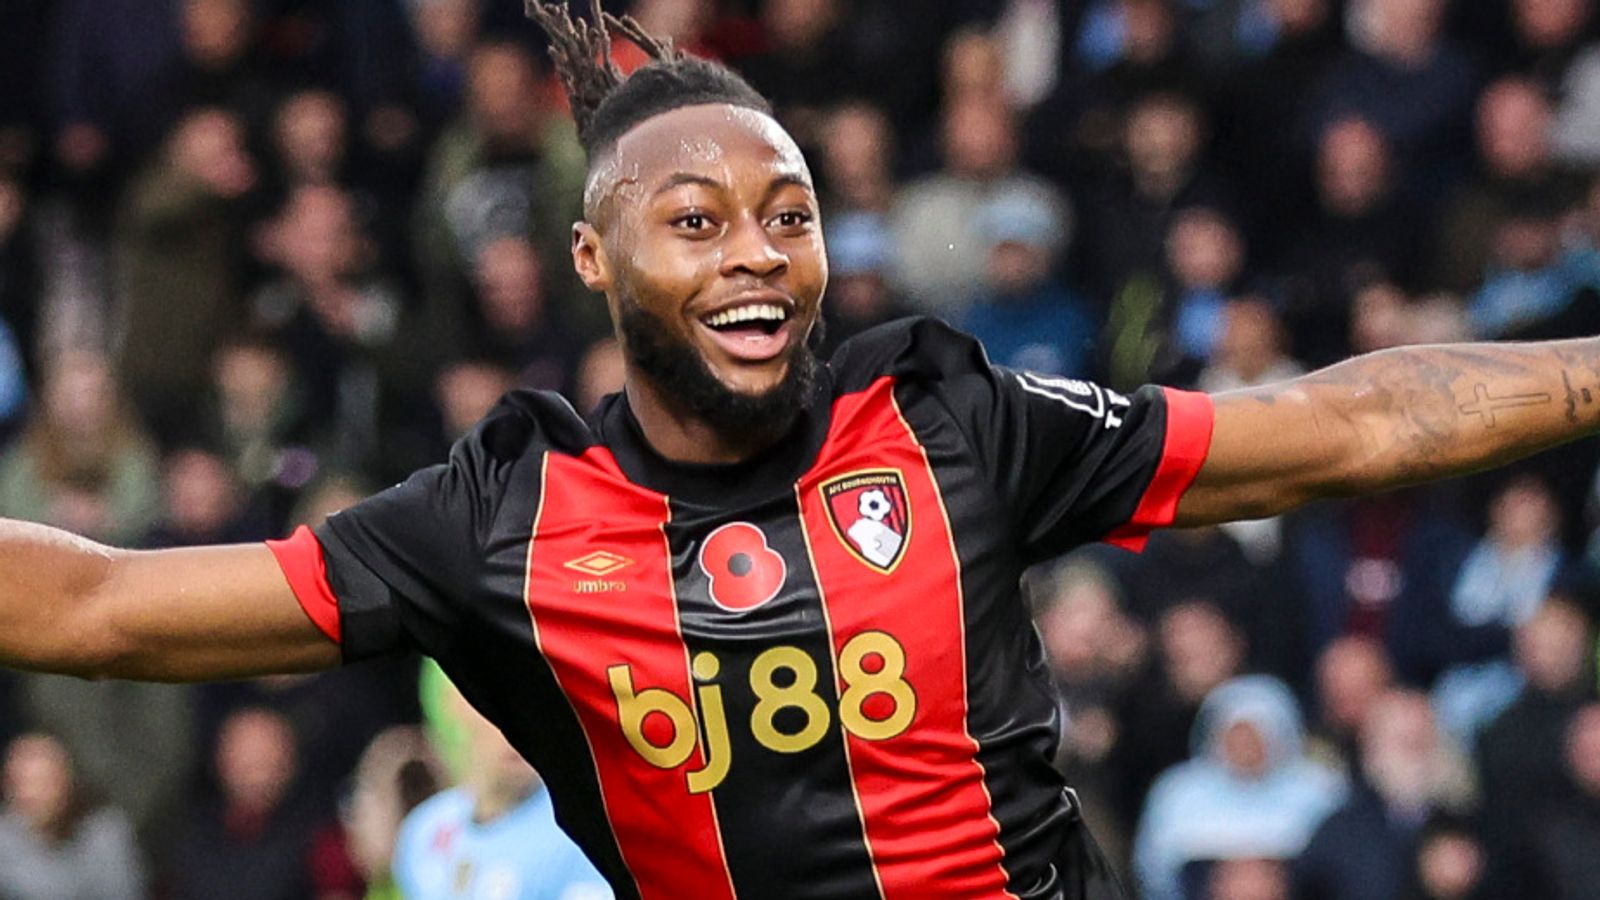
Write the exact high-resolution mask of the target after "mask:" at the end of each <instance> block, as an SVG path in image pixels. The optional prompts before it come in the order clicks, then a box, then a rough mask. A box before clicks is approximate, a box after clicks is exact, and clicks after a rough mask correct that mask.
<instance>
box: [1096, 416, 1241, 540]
mask: <svg viewBox="0 0 1600 900" xmlns="http://www.w3.org/2000/svg"><path fill="white" fill-rule="evenodd" d="M1161 393H1162V394H1163V395H1164V396H1165V397H1166V402H1167V433H1166V436H1165V437H1164V438H1163V439H1162V442H1161V462H1160V464H1159V465H1157V466H1156V474H1155V476H1154V477H1152V478H1151V479H1150V484H1149V486H1147V487H1146V488H1145V490H1144V496H1142V497H1140V498H1139V506H1138V508H1137V509H1135V510H1134V512H1133V518H1131V519H1129V520H1128V521H1127V522H1126V523H1124V524H1123V525H1121V526H1120V527H1118V528H1117V529H1116V530H1114V531H1112V532H1111V533H1110V534H1108V535H1106V538H1105V542H1106V543H1108V544H1115V545H1116V546H1118V547H1123V548H1125V549H1128V550H1134V551H1139V550H1143V549H1144V545H1145V544H1146V543H1147V542H1148V541H1149V539H1150V532H1151V531H1153V530H1155V529H1157V528H1163V527H1165V526H1167V525H1171V524H1172V520H1173V519H1174V518H1176V517H1177V514H1178V501H1179V500H1181V499H1183V492H1184V491H1187V490H1188V489H1189V485H1191V484H1193V483H1194V479H1195V476H1196V475H1199V474H1200V467H1201V466H1202V465H1204V464H1205V461H1206V453H1207V452H1208V451H1210V449H1211V426H1212V424H1213V423H1214V422H1215V419H1216V411H1215V409H1214V408H1213V407H1212V405H1211V397H1210V395H1208V394H1202V393H1198V392H1196V391H1179V390H1174V389H1172V388H1162V389H1161Z"/></svg>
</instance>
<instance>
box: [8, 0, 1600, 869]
mask: <svg viewBox="0 0 1600 900" xmlns="http://www.w3.org/2000/svg"><path fill="white" fill-rule="evenodd" d="M1597 5H1600V4H1597V3H1596V2H1595V0H1453V2H1452V0H849V2H846V0H633V2H632V3H629V4H626V6H627V9H628V10H629V11H631V12H632V14H633V15H635V16H636V17H637V18H638V19H639V20H640V21H641V22H642V23H643V24H644V26H645V27H646V28H647V29H648V30H650V31H653V32H656V33H660V34H666V35H669V36H671V37H672V38H673V39H674V40H675V41H676V42H677V44H678V45H679V46H681V47H685V48H688V49H690V50H692V51H693V52H696V53H699V54H702V55H706V56H711V57H715V58H718V59H721V60H724V61H725V62H727V63H729V64H730V65H732V66H734V67H736V68H738V69H739V70H740V71H742V72H743V73H745V74H746V75H747V77H749V78H750V79H751V81H752V82H753V83H754V84H756V86H757V87H759V88H760V89H761V90H762V91H764V92H765V93H766V94H767V95H768V96H769V97H771V98H772V100H773V101H774V104H775V107H776V109H777V111H778V114H779V117H780V119H781V120H782V121H783V122H784V124H785V125H786V126H787V127H788V128H789V129H790V130H791V131H792V132H793V133H794V135H795V137H796V138H797V140H799V141H800V143H801V144H802V146H803V147H804V148H805V149H806V150H807V151H808V155H809V157H810V159H811V162H812V166H813V169H814V174H815V176H816V179H817V183H818V186H819V190H820V191H821V194H822V198H823V212H824V217H825V230H826V236H827V241H828V247H829V254H830V260H831V265H832V282H831V285H830V290H829V292H828V299H827V303H826V309H825V320H826V325H827V329H826V336H825V339H824V344H823V346H824V352H827V351H828V350H829V349H830V348H832V347H833V346H836V345H837V343H838V342H839V341H841V340H843V339H845V338H847V337H849V336H850V335H851V334H854V333H856V332H858V331H860V330H862V329H864V328H867V327H870V326H872V325H874V324H877V323H879V322H883V321H886V320H889V319H892V318H895V317H899V316H902V315H906V314H912V313H925V314H932V315H936V316H940V317H943V318H945V319H946V320H948V321H950V322H952V323H954V324H956V325H958V326H960V327H962V328H965V329H967V330H969V331H971V332H972V333H974V334H976V335H977V336H979V337H980V338H981V339H982V340H983V341H984V343H985V345H986V346H987V348H988V349H989V351H990V355H991V357H992V358H993V359H994V360H995V361H996V362H1000V363H1004V364H1007V365H1013V366H1019V367H1025V368H1030V369H1035V370H1039V371H1043V372H1048V373H1065V374H1071V375H1074V376H1081V377H1091V378H1095V379H1099V380H1102V381H1104V382H1106V383H1109V384H1110V385H1113V386H1115V387H1118V388H1129V387H1132V386H1135V385H1137V384H1140V383H1143V382H1147V381H1157V382H1162V383H1168V384H1175V385H1180V386H1190V387H1199V388H1202V389H1206V390H1213V391H1214V390H1225V389H1230V388H1236V387H1241V386H1248V385H1253V384H1259V383H1262V382H1267V381H1272V380H1277V379H1282V378H1287V377H1292V376H1293V375H1295V374H1297V373H1299V372H1302V371H1305V370H1306V369H1307V368H1311V367H1315V366H1319V365H1323V364H1327V363H1330V362H1333V361H1336V360H1338V359H1341V358H1343V357H1344V356H1346V355H1348V354H1351V353H1355V352H1366V351H1373V350H1380V349H1383V348H1386V347H1392V346H1397V345H1402V344H1409V343H1418V342H1427V341H1441V340H1457V339H1466V338H1494V339H1499V338H1509V339H1515V338H1546V337H1561V336H1575V335H1586V334H1595V333H1600V9H1597ZM623 6H624V4H622V3H620V2H619V3H608V7H611V8H615V9H617V10H619V11H620V10H621V9H622V8H623ZM616 55H617V58H618V59H619V60H620V61H621V62H622V63H624V64H625V65H628V66H632V65H637V64H639V63H640V62H642V54H640V53H639V52H638V51H637V50H636V49H634V48H631V47H629V46H624V45H619V46H618V47H617V50H616ZM563 104H564V101H563V99H562V96H561V91H560V89H559V86H558V85H557V84H556V82H555V81H554V79H553V76H552V74H551V71H550V67H549V65H548V61H547V58H546V56H545V53H544V49H543V46H542V43H541V38H540V37H539V35H538V34H537V33H536V32H535V31H534V30H532V29H531V28H530V26H528V25H527V24H526V23H525V22H524V21H523V19H522V12H521V8H520V3H518V2H516V0H5V2H4V3H0V515H4V516H9V517H17V518H24V519H30V520H35V521H41V522H48V523H51V524H55V525H59V526H62V527H65V528H68V529H71V530H73V531H76V532H79V533H83V534H87V535H89V536H91V537H94V538H98V539H101V540H104V541H108V542H112V543H116V544H119V545H123V546H135V547H163V546H173V545H177V544H190V543H206V542H223V541H230V542H231V541H250V540H259V539H263V538H270V537H277V536H281V535H283V534H285V533H287V531H288V530H289V529H291V528H292V527H293V526H295V525H297V524H301V523H314V522H316V521H319V520H320V519H321V518H322V517H324V516H326V515H327V514H329V513H330V512H332V511H335V510H338V509H340V508H342V507H344V506H346V505H348V504H350V503H352V502H354V501H355V500H356V499H358V498H360V497H361V496H363V495H365V494H366V493H368V492H370V491H371V490H372V489H373V488H374V487H375V486H381V485H384V484H388V483H391V482H393V481H395V480H398V479H399V478H402V477H403V476H404V475H405V474H407V473H408V472H409V471H411V470H412V469H414V468H416V467H418V466H421V465H426V464H428V463H431V462H433V461H435V460H438V459H440V458H442V456H443V454H444V452H445V449H446V448H447V447H448V445H449V443H450V442H451V441H452V440H453V439H454V438H455V437H457V436H458V435H460V434H461V433H463V431H464V430H465V429H466V428H468V427H469V426H470V425H471V423H472V422H473V421H475V420H476V419H477V418H478V417H479V416H480V415H481V414H482V413H483V412H484V411H486V410H487V408H488V407H489V406H490V405H491V404H492V403H493V402H494V401H495V399H496V398H497V397H498V396H499V395H500V394H501V393H502V392H503V391H505V390H506V389H508V388H511V387H514V386H526V387H536V388H548V389H554V390H560V391H563V392H565V393H566V394H567V395H568V396H569V397H571V398H572V400H573V402H574V403H575V404H577V405H578V406H579V408H581V409H587V408H589V407H590V406H592V404H594V403H595V401H596V400H597V398H599V397H600V396H603V395H604V394H605V393H608V392H610V391H614V390H616V389H617V388H618V386H619V384H620V378H621V358H620V354H619V351H618V349H617V347H616V345H615V343H614V341H613V340H612V338H611V336H610V334H609V326H608V323H607V321H606V316H605V311H604V307H603V303H601V302H600V301H599V300H597V299H596V298H593V297H591V296H589V295H587V294H585V293H584V292H583V290H582V288H581V286H580V285H579V284H578V282H577V280H576V278H575V276H574V275H573V274H572V271H571V266H570V264H569V261H568V256H567V245H568V242H569V236H570V225H571V223H572V222H573V221H574V220H575V219H577V218H579V216H580V208H581V200H582V179H583V172H584V161H583V158H582V154H581V151H580V150H579V147H578V145H577V141H576V135H575V133H574V131H573V127H572V124H571V121H570V118H569V117H568V116H567V115H566V112H565V109H564V106H563ZM1585 393H1587V391H1585ZM1585 400H1587V397H1586V398H1585ZM1492 414H1493V413H1492V411H1487V412H1486V413H1485V415H1486V416H1492ZM1486 423H1490V424H1492V420H1486ZM1597 463H1600V447H1597V446H1596V445H1595V443H1594V442H1593V441H1590V442H1584V443H1580V444H1578V445H1574V446H1571V447H1568V448H1565V449H1561V450H1558V451H1554V452H1552V453H1548V454H1545V455H1544V456H1541V457H1538V458H1536V459H1534V460H1533V461H1531V462H1529V463H1526V464H1523V465H1520V466H1518V467H1516V468H1515V469H1513V470H1511V471H1509V472H1501V473H1494V474H1491V475H1485V476H1479V477H1477V478H1473V479H1468V480H1465V481H1461V482H1456V483H1453V484H1449V485H1445V486H1438V487H1429V488H1418V489H1412V490H1408V491H1404V492H1400V493H1397V494H1392V495H1387V496H1382V497H1375V498H1369V499H1360V500H1350V501H1342V502H1338V503H1325V504H1320V505H1317V506H1315V507H1313V508H1310V509H1307V510H1305V511H1302V512H1299V513H1296V514H1292V515H1290V516H1285V517H1283V518H1281V519H1277V520H1272V521H1263V522H1249V523H1239V524H1237V525H1232V526H1227V527H1224V528H1217V529H1208V530H1199V531H1191V532H1174V533H1168V534H1163V535H1159V536H1157V537H1156V538H1155V539H1154V540H1152V542H1151V544H1150V547H1149V549H1148V551H1147V552H1145V553H1144V554H1143V555H1141V556H1132V555H1129V554H1125V553H1122V552H1120V551H1115V550H1111V549H1109V548H1101V547H1094V548H1087V549H1085V550H1082V551H1079V552H1077V553H1075V554H1073V555H1072V556H1070V557H1068V558H1067V559H1064V560H1062V561H1060V562H1059V563H1057V564H1055V565H1052V566H1050V567H1048V568H1047V569H1044V570H1041V571H1038V572H1036V573H1033V574H1032V575H1031V576H1030V579H1029V582H1028V585H1027V587H1028V596H1029V599H1030V602H1031V603H1033V604H1034V607H1035V610H1036V612H1037V615H1038V622H1039V626H1040V631H1041V634H1042V636H1043V639H1044V646H1045V648H1046V653H1047V658H1048V662H1049V665H1050V667H1051V669H1052V671H1053V672H1054V675H1055V677H1056V679H1057V681H1058V683H1059V685H1060V687H1061V695H1062V705H1061V714H1062V723H1063V741H1062V744H1061V751H1060V755H1059V758H1058V760H1057V763H1058V764H1059V765H1060V766H1061V767H1062V768H1063V769H1064V771H1066V773H1067V774H1068V776H1069V778H1070V780H1071V781H1072V783H1074V784H1075V785H1077V786H1078V789H1079V791H1080V793H1081V795H1082V797H1083V800H1084V802H1085V805H1086V808H1087V809H1088V811H1089V816H1090V819H1091V821H1092V822H1093V824H1094V826H1095V827H1096V830H1097V832H1098V833H1099V834H1100V835H1101V837H1102V840H1103V841H1104V842H1105V843H1106V844H1107V846H1108V848H1109V849H1110V851H1111V852H1112V854H1113V856H1115V857H1116V858H1118V859H1119V860H1120V861H1122V862H1123V863H1124V864H1125V865H1126V866H1127V867H1128V870H1129V871H1130V872H1131V873H1132V875H1133V880H1134V882H1135V883H1136V886H1137V889H1138V891H1139V893H1140V895H1141V896H1142V897H1143V898H1145V900H1509V898H1518V900H1522V898H1527V900H1542V898H1550V900H1558V898H1560V900H1567V898H1587V897H1593V896H1597V895H1600V699H1597V693H1596V677H1597V676H1596V643H1595V625H1596V617H1597V616H1600V578H1597V577H1596V576H1595V575H1594V574H1593V572H1594V571H1595V570H1596V567H1597V565H1600V530H1597V526H1600V491H1597V488H1596V470H1597ZM418 682H419V679H418V671H417V665H416V662H415V661H414V660H396V661H392V662H389V663H383V664H378V665H363V666H359V667H352V668H350V669H346V670H340V671H337V672H332V673H328V674H324V675H318V676H315V677H295V678H271V679H263V680H259V681H253V682H241V683H233V684H217V685H202V686H171V685H143V684H131V683H118V682H106V683H84V682H78V681H74V680H70V679H64V678H57V677H50V676H21V675H4V676H0V742H6V743H4V746H5V747H6V749H5V752H4V779H3V800H4V807H3V813H0V897H4V898H8V900H10V898H19V900H35V898H58V897H61V898H64V897H105V898H124V897H126V898H144V897H159V898H174V900H187V898H215V897H221V896H228V897H233V898H236V900H254V898H262V900H276V898H283V900H289V898H295V900H304V898H316V900H334V898H358V897H373V898H379V897H386V896H394V895H395V894H394V892H395V891H396V890H397V889H396V887H395V884H394V879H393V877H392V876H391V874H390V868H391V854H392V851H393V848H394V846H395V836H396V834H397V833H398V832H399V830H400V828H401V824H400V823H401V819H402V816H404V814H405V813H406V812H407V811H408V810H410V809H411V808H413V807H415V806H416V805H417V804H418V803H421V802H422V801H423V800H424V798H426V797H428V796H429V794H430V793H432V792H433V791H434V790H436V789H438V788H439V787H441V786H443V785H445V784H448V783H450V782H451V780H452V779H451V778H450V776H449V774H448V767H442V766H440V765H438V764H437V763H436V762H435V761H434V753H433V751H432V750H430V748H429V744H428V742H427V741H426V740H425V739H424V738H422V737H421V736H420V734H419V733H418V732H416V731H415V730H414V729H413V728H412V727H411V726H412V725H414V724H415V723H416V722H418V721H419V719H420V718H421V716H422V708H421V706H422V705H421V704H419V699H418V698H419V683H418ZM423 687H424V690H423V695H426V694H427V691H426V689H425V688H426V685H423ZM441 796H444V795H441ZM441 833H443V832H441ZM424 843H426V842H424ZM458 887H459V885H458ZM439 896H446V894H440V895H439Z"/></svg>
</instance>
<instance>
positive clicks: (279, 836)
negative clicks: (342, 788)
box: [166, 709, 319, 900]
mask: <svg viewBox="0 0 1600 900" xmlns="http://www.w3.org/2000/svg"><path fill="white" fill-rule="evenodd" d="M212 760H213V766H214V770H213V771H214V774H215V776H216V787H217V796H216V798H215V799H214V800H211V801H208V802H206V803H203V804H201V805H200V806H199V808H197V809H194V810H192V811H190V812H189V814H188V815H187V816H186V818H187V821H186V823H185V824H184V826H183V828H182V830H181V832H180V836H179V837H178V840H177V842H176V847H175V848H174V850H173V852H172V855H171V856H170V858H169V859H168V860H167V868H166V881H167V883H168V884H169V885H170V889H171V894H172V896H173V897H174V898H177V900H214V898H216V897H230V898H234V900H305V898H307V897H309V896H311V890H310V887H311V886H310V872H309V868H308V866H307V860H308V858H309V855H310V850H311V836H312V834H313V832H314V830H315V829H316V827H317V825H318V824H319V823H318V822H317V820H316V819H314V818H313V817H311V816H310V815H308V814H307V811H306V810H305V809H303V808H302V807H300V806H299V805H298V804H297V803H296V802H295V799H294V794H293V793H292V788H293V787H294V784H295V781H296V779H297V778H298V777H299V775H300V768H299V749H298V748H297V747H296V745H295V738H294V732H293V730H292V729H291V728H290V726H289V722H288V720H286V719H285V718H284V717H283V716H281V715H279V714H277V713H274V712H269V711H267V710H264V709H241V710H239V711H238V712H235V713H234V714H233V715H231V716H229V717H228V719H227V720H226V721H225V722H224V723H223V725H222V727H221V729H220V730H219V731H218V732H217V739H216V745H215V749H214V751H213V757H212ZM245 872H248V873H249V877H241V875H242V874H243V873H245Z"/></svg>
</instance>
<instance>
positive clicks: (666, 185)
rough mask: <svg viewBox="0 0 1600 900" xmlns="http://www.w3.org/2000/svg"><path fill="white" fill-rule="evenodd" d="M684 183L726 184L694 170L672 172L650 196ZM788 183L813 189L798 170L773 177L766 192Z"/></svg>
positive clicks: (723, 187)
mask: <svg viewBox="0 0 1600 900" xmlns="http://www.w3.org/2000/svg"><path fill="white" fill-rule="evenodd" d="M686 184H697V185H700V186H701V187H706V188H710V189H712V190H726V189H727V185H725V184H723V183H722V182H720V181H718V180H716V179H715V178H711V177H709V176H706V175H699V174H696V173H694V172H674V173H672V174H671V175H669V176H667V180H665V181H663V182H661V185H660V187H657V188H656V189H655V191H654V192H653V193H652V195H651V196H655V197H659V196H661V195H662V194H665V193H666V192H667V191H670V190H672V189H673V188H676V187H682V186H684V185H686ZM790 185H794V186H797V187H802V188H805V189H806V190H808V191H809V190H813V188H812V186H811V180H810V179H808V178H806V177H805V176H804V175H802V174H800V173H799V172H784V173H782V174H780V175H778V176H777V177H775V178H773V179H772V183H770V184H768V185H767V194H768V195H769V196H770V195H771V194H773V193H775V192H776V191H777V190H778V189H779V188H782V187H788V186H790Z"/></svg>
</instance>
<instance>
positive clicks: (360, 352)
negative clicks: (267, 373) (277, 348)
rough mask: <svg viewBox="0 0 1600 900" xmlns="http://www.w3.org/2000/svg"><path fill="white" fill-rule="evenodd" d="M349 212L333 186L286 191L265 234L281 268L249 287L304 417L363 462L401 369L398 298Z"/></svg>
mask: <svg viewBox="0 0 1600 900" xmlns="http://www.w3.org/2000/svg"><path fill="white" fill-rule="evenodd" d="M356 217H357V213H356V209H355V207H354V203H353V201H352V200H351V198H350V196H349V195H348V194H347V193H345V192H344V191H341V190H340V189H338V188H336V187H329V186H309V185H308V186H303V187H301V188H299V189H297V190H295V191H294V193H292V194H290V195H289V197H288V198H287V199H286V201H285V202H284V205H283V208H282V209H281V210H280V211H279V212H278V215H277V217H276V219H275V220H274V222H273V224H272V225H271V226H270V228H269V230H268V235H269V236H268V238H267V252H268V258H269V259H270V260H271V262H272V263H273V264H274V265H275V266H276V267H277V269H278V270H279V271H280V272H281V274H280V275H279V276H278V277H276V278H274V279H273V280H272V281H269V282H268V283H266V284H265V285H263V286H262V287H260V288H259V289H257V291H256V292H255V294H254V296H253V297H252V298H251V302H250V306H251V310H250V313H251V318H252V320H253V322H254V324H255V326H256V327H257V328H258V329H260V330H262V331H263V332H264V333H266V334H268V335H271V336H272V337H273V338H274V339H275V340H276V341H278V342H279V343H281V344H282V346H283V347H284V348H285V350H286V351H287V352H288V354H289V356H290V358H291V359H293V360H294V365H295V371H296V372H297V373H298V375H299V376H300V378H301V379H302V383H303V385H304V387H305V391H306V393H305V399H306V402H307V403H308V404H309V407H310V408H309V414H310V415H311V416H312V417H313V418H314V419H315V420H316V421H319V422H323V423H327V424H328V425H331V426H332V428H331V432H332V434H331V438H332V441H331V442H332V444H333V446H334V447H335V454H336V455H337V456H338V457H339V458H341V459H343V460H346V461H349V462H353V463H367V462H368V461H369V459H370V454H371V453H372V452H373V450H374V448H375V447H376V446H377V443H378V428H379V422H378V413H379V407H378V404H379V403H380V401H381V400H382V399H383V398H384V396H385V391H386V389H391V388H392V387H393V385H394V383H395V380H396V379H397V378H398V377H399V376H398V375H397V374H396V372H397V370H398V369H400V368H401V367H402V362H401V360H400V359H399V357H400V353H399V352H398V349H397V348H396V346H395V345H396V341H397V335H398V331H399V327H400V320H401V315H402V301H401V297H400V295H399V292H398V289H397V287H396V285H395V282H394V281H393V279H392V278H391V277H390V276H389V274H388V273H387V272H384V271H383V270H381V269H379V268H377V267H376V266H375V263H376V259H375V253H376V248H375V246H374V245H373V243H372V241H371V240H370V238H369V237H368V235H367V234H366V232H365V230H364V229H363V228H362V225H361V223H359V222H358V221H357V218H356Z"/></svg>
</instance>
